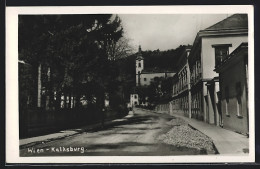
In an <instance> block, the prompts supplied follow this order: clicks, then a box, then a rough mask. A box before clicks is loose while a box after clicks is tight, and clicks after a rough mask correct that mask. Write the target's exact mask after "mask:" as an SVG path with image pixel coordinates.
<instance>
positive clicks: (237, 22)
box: [205, 14, 248, 30]
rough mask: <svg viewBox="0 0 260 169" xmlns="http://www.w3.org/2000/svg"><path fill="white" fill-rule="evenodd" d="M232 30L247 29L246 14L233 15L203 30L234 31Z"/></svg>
mask: <svg viewBox="0 0 260 169" xmlns="http://www.w3.org/2000/svg"><path fill="white" fill-rule="evenodd" d="M234 28H248V16H247V14H234V15H232V16H230V17H228V18H226V19H224V20H222V21H220V22H218V23H216V24H214V25H212V26H210V27H208V28H207V29H205V30H219V29H234Z"/></svg>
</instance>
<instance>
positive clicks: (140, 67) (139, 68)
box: [135, 45, 144, 86]
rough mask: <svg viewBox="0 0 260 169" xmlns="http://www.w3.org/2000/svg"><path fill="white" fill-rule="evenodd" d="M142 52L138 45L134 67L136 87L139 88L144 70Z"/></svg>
mask: <svg viewBox="0 0 260 169" xmlns="http://www.w3.org/2000/svg"><path fill="white" fill-rule="evenodd" d="M141 52H142V50H141V46H140V45H139V50H138V53H137V57H136V60H135V63H136V64H135V65H136V86H140V85H141V84H140V82H141V73H142V71H143V69H144V58H143V57H142V53H141Z"/></svg>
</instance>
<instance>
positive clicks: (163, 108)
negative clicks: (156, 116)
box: [155, 103, 170, 114]
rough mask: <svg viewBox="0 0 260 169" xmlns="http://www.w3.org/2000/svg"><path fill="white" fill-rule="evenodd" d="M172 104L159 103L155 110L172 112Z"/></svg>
mask: <svg viewBox="0 0 260 169" xmlns="http://www.w3.org/2000/svg"><path fill="white" fill-rule="evenodd" d="M169 108H170V105H169V103H167V104H159V105H157V106H156V107H155V111H156V112H157V113H167V114H170V109H169Z"/></svg>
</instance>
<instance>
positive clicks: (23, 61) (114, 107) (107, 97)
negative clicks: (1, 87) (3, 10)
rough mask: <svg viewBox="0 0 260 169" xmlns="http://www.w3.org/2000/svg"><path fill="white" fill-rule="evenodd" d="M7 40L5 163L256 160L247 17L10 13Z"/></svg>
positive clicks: (249, 13)
mask: <svg viewBox="0 0 260 169" xmlns="http://www.w3.org/2000/svg"><path fill="white" fill-rule="evenodd" d="M162 9H163V10H162ZM193 10H194V12H193ZM8 19H10V20H8ZM6 30H7V57H6V65H7V83H6V90H7V100H9V102H8V104H7V111H6V114H7V115H6V117H7V119H6V120H7V122H6V123H7V141H6V142H7V145H6V146H7V147H6V150H7V159H8V160H9V161H10V162H21V163H23V162H30V163H34V162H38V163H41V162H42V163H45V162H50V161H51V162H53V163H56V162H62V163H67V162H70V163H82V162H84V163H92V162H93V163H94V162H95V163H99V162H100V163H101V162H111V163H113V162H116V163H122V162H128V163H140V162H147V163H149V162H150V163H154V162H168V163H175V162H243V161H245V162H253V161H254V153H255V152H254V151H255V150H254V97H253V96H254V92H253V89H254V83H253V80H254V77H253V76H254V72H253V68H254V67H253V66H254V65H253V60H254V55H253V52H252V50H253V48H254V43H253V36H254V34H253V8H252V7H250V6H239V7H235V6H218V7H217V6H204V7H202V6H196V7H192V8H191V7H189V6H186V7H184V6H178V7H177V6H175V7H174V6H168V7H163V6H161V7H156V6H155V7H142V6H138V7H117V8H112V7H92V8H89V7H64V8H62V7H41V8H37V7H30V8H21V7H12V8H11V7H9V8H7V29H6ZM8 73H9V75H10V76H8ZM39 157H41V158H39ZM43 157H44V158H43Z"/></svg>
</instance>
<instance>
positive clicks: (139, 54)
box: [136, 45, 144, 60]
mask: <svg viewBox="0 0 260 169" xmlns="http://www.w3.org/2000/svg"><path fill="white" fill-rule="evenodd" d="M143 59H144V58H143V57H142V49H141V45H139V49H138V53H137V57H136V60H143Z"/></svg>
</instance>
